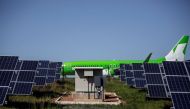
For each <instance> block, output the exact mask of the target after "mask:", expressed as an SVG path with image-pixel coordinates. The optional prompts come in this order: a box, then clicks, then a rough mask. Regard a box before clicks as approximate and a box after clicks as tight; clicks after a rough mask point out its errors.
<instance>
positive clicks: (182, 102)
mask: <svg viewBox="0 0 190 109" xmlns="http://www.w3.org/2000/svg"><path fill="white" fill-rule="evenodd" d="M171 97H172V101H173V105H174V108H175V109H190V93H171Z"/></svg>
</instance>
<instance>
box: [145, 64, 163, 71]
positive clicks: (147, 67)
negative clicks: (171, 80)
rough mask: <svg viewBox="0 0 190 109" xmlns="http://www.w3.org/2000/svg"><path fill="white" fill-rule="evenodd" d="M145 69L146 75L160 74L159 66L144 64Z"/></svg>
mask: <svg viewBox="0 0 190 109" xmlns="http://www.w3.org/2000/svg"><path fill="white" fill-rule="evenodd" d="M144 69H145V72H146V73H160V68H159V64H148V63H144Z"/></svg>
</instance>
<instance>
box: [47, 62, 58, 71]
mask: <svg viewBox="0 0 190 109" xmlns="http://www.w3.org/2000/svg"><path fill="white" fill-rule="evenodd" d="M49 68H52V69H56V68H57V62H50V63H49Z"/></svg>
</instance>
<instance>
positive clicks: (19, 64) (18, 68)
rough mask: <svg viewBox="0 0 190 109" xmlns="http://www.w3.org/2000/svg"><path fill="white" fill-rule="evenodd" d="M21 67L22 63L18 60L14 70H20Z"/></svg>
mask: <svg viewBox="0 0 190 109" xmlns="http://www.w3.org/2000/svg"><path fill="white" fill-rule="evenodd" d="M21 66H22V61H21V60H18V62H17V64H16V68H15V70H20V68H21Z"/></svg>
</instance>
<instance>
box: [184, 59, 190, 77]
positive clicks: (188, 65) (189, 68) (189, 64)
mask: <svg viewBox="0 0 190 109" xmlns="http://www.w3.org/2000/svg"><path fill="white" fill-rule="evenodd" d="M185 65H186V67H187V70H188V72H189V75H190V62H185Z"/></svg>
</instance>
